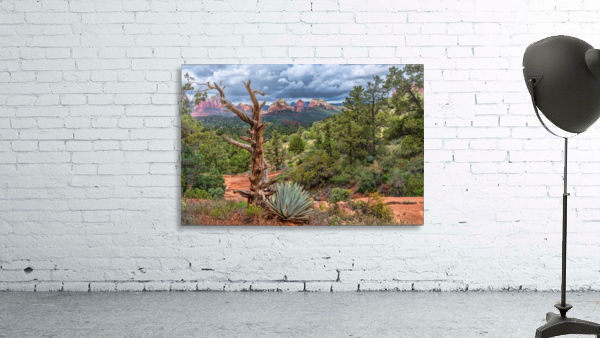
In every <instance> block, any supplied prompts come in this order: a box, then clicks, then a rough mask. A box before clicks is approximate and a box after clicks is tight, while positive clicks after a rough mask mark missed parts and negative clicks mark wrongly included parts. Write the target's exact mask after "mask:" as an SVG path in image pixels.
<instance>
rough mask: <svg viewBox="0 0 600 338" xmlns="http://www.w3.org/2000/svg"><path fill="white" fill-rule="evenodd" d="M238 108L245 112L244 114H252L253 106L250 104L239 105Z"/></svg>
mask: <svg viewBox="0 0 600 338" xmlns="http://www.w3.org/2000/svg"><path fill="white" fill-rule="evenodd" d="M237 107H238V108H240V110H241V111H243V112H244V113H252V106H251V105H249V104H246V103H238V105H237Z"/></svg>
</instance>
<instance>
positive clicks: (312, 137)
mask: <svg viewBox="0 0 600 338" xmlns="http://www.w3.org/2000/svg"><path fill="white" fill-rule="evenodd" d="M423 72H424V67H423V65H414V64H413V65H401V64H398V65H348V64H341V65H313V64H311V65H306V64H292V65H280V64H256V65H240V64H236V65H223V64H220V65H183V66H182V70H181V102H180V115H181V196H182V197H181V223H182V224H183V225H200V226H201V225H285V226H311V225H320V226H347V225H365V226H369V225H421V224H423V206H424V201H423V196H424V190H425V189H424V184H423V178H424V166H423V158H424V147H423V136H424V130H423V129H424V128H423V127H424V126H423V120H424V105H423V102H424V92H423Z"/></svg>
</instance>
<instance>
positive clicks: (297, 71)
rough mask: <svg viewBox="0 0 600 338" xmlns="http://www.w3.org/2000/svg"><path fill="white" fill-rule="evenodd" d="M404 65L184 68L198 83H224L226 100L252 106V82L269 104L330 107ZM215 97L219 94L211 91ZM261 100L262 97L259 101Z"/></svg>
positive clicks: (219, 66) (184, 66)
mask: <svg viewBox="0 0 600 338" xmlns="http://www.w3.org/2000/svg"><path fill="white" fill-rule="evenodd" d="M392 66H396V67H398V68H402V67H403V65H347V64H343V65H280V64H274V65H183V66H182V69H181V70H182V71H181V74H182V77H181V79H182V83H183V82H184V81H185V80H184V78H183V75H184V74H186V73H189V74H190V75H192V76H193V77H195V78H196V82H198V83H206V82H207V81H210V82H211V83H212V82H217V83H218V82H222V83H223V85H224V86H226V88H225V94H226V95H227V99H228V100H230V101H231V102H233V103H236V104H237V103H240V102H243V103H249V97H248V92H247V91H246V88H245V87H244V85H243V83H242V81H247V80H251V81H252V88H253V89H256V90H260V91H263V92H264V93H265V96H264V97H262V100H263V101H267V104H270V103H272V102H273V101H275V100H277V99H280V98H283V99H285V100H286V101H287V102H288V103H292V102H295V101H297V100H298V99H302V100H310V99H313V98H322V99H324V100H326V101H328V102H330V103H341V102H343V101H344V99H345V98H346V96H347V95H348V93H349V92H350V90H352V88H353V87H354V86H363V87H366V85H367V82H368V81H371V80H372V79H373V77H374V76H375V75H379V76H381V77H385V75H387V74H388V69H389V67H392ZM208 93H209V96H212V95H214V94H215V93H216V91H214V90H213V91H209V92H208ZM260 99H261V98H260V97H259V100H260Z"/></svg>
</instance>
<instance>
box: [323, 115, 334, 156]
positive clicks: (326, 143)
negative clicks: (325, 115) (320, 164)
mask: <svg viewBox="0 0 600 338" xmlns="http://www.w3.org/2000/svg"><path fill="white" fill-rule="evenodd" d="M323 130H324V133H323V134H324V137H323V149H324V150H325V151H326V152H327V154H328V155H329V156H333V147H332V145H331V142H332V141H331V123H329V120H327V121H326V122H325V125H324V126H323Z"/></svg>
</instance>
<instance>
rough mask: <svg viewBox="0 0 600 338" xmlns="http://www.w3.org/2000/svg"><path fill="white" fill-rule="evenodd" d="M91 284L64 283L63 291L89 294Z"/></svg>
mask: <svg viewBox="0 0 600 338" xmlns="http://www.w3.org/2000/svg"><path fill="white" fill-rule="evenodd" d="M89 288H90V283H86V282H64V283H63V291H67V292H88V291H89Z"/></svg>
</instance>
